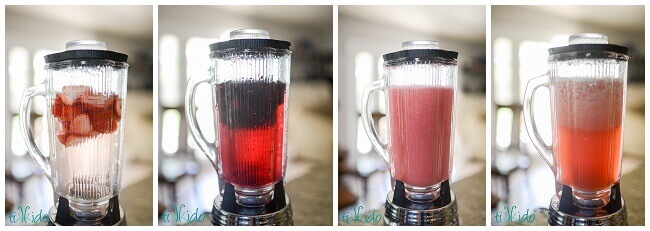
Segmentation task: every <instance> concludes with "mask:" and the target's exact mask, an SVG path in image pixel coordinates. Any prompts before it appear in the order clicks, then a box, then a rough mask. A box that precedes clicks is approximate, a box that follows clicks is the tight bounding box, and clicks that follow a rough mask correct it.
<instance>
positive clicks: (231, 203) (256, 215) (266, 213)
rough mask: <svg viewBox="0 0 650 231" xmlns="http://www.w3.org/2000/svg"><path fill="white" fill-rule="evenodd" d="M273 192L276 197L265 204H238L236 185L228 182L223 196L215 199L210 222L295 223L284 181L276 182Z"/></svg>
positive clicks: (236, 223) (218, 223) (245, 224)
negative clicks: (252, 205)
mask: <svg viewBox="0 0 650 231" xmlns="http://www.w3.org/2000/svg"><path fill="white" fill-rule="evenodd" d="M273 194H274V195H275V198H274V199H273V200H271V202H269V203H267V204H266V205H264V206H261V207H245V206H242V205H239V204H237V202H236V200H235V192H234V186H233V185H231V184H228V183H226V184H225V189H224V193H223V196H222V195H221V194H220V195H218V196H217V197H216V198H215V199H214V203H213V206H212V218H211V220H210V222H211V224H212V225H213V226H230V225H237V226H240V225H241V226H266V225H274V226H275V225H285V226H287V225H293V219H292V217H293V211H292V209H291V203H290V201H289V196H288V195H287V194H285V193H284V182H282V181H281V182H278V183H277V184H275V187H274V190H273ZM278 195H284V196H283V197H279V196H278Z"/></svg>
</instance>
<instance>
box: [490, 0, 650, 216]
mask: <svg viewBox="0 0 650 231" xmlns="http://www.w3.org/2000/svg"><path fill="white" fill-rule="evenodd" d="M584 32H597V33H604V34H607V35H608V37H609V42H610V43H614V44H619V45H623V46H627V47H629V48H630V51H629V57H630V59H629V63H628V80H627V102H626V106H625V110H626V112H625V113H626V114H625V131H624V135H623V136H624V146H623V168H622V174H623V175H622V179H621V191H622V195H623V196H624V197H625V199H626V202H627V206H628V208H627V211H628V222H629V224H630V225H643V224H644V211H645V210H644V204H645V203H644V201H645V199H644V196H643V195H644V187H643V185H644V171H645V166H644V164H643V163H644V160H645V153H644V148H645V145H644V140H645V133H644V127H645V120H644V116H645V110H644V105H645V102H644V84H645V77H644V76H645V68H644V63H645V52H644V51H645V44H644V39H645V38H644V32H645V30H644V8H643V6H492V55H493V57H492V61H493V62H492V76H493V78H492V96H491V98H492V100H491V102H492V105H491V106H492V110H491V113H492V117H491V118H492V121H491V124H492V130H491V131H492V140H491V141H490V142H491V144H492V145H491V146H492V150H491V151H492V160H491V162H492V171H491V172H492V181H491V184H492V215H494V213H495V212H503V207H504V206H506V205H510V206H512V205H516V206H517V207H518V208H520V211H521V210H524V211H523V212H525V210H526V209H530V211H531V212H533V210H536V209H539V208H548V205H549V201H550V199H551V197H552V196H553V193H554V192H555V185H554V182H555V181H554V177H553V173H552V172H551V170H550V168H549V167H548V166H547V165H546V163H545V162H544V161H543V159H542V158H541V156H540V155H539V153H538V151H537V150H536V149H535V147H533V145H532V143H531V142H530V139H529V138H528V134H527V132H526V129H525V127H524V121H523V114H522V101H523V95H524V90H525V87H526V84H527V83H528V80H530V79H531V78H534V77H537V76H540V75H542V74H545V73H546V71H547V70H548V65H547V59H548V48H550V47H558V46H566V45H568V38H569V36H570V35H572V34H577V33H584ZM534 100H535V104H534V109H533V110H534V111H535V114H536V115H538V116H537V117H536V118H537V127H538V129H539V130H540V133H541V135H542V138H543V139H544V141H545V142H546V143H547V144H548V145H551V142H552V140H551V117H550V115H551V112H550V98H549V92H548V90H547V89H546V88H540V89H539V90H538V91H537V94H536V96H535V98H534ZM540 114H541V115H540ZM538 211H539V210H538ZM523 212H522V213H523ZM546 219H547V217H546V216H540V215H538V216H537V219H536V221H535V222H534V223H533V224H537V225H546ZM492 225H504V224H503V223H497V222H495V220H494V216H492Z"/></svg>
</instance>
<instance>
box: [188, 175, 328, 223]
mask: <svg viewBox="0 0 650 231" xmlns="http://www.w3.org/2000/svg"><path fill="white" fill-rule="evenodd" d="M286 191H287V194H288V195H289V198H290V199H291V208H292V209H293V223H294V225H296V226H301V225H309V226H316V225H324V226H331V225H332V219H333V217H332V208H333V207H332V206H333V204H332V203H333V202H332V195H333V194H332V166H323V165H315V166H314V167H313V168H312V169H311V171H310V172H309V173H307V174H305V175H304V176H301V177H299V178H297V179H294V180H292V181H290V182H288V183H287V189H286ZM206 216H207V217H208V218H209V216H210V213H206ZM187 225H190V226H209V225H210V219H205V220H204V221H202V222H191V223H189V224H187Z"/></svg>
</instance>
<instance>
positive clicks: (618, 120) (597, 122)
mask: <svg viewBox="0 0 650 231" xmlns="http://www.w3.org/2000/svg"><path fill="white" fill-rule="evenodd" d="M623 88H624V82H623V81H622V80H620V81H619V80H617V79H612V78H607V79H593V78H580V77H578V78H572V79H571V80H569V79H565V80H560V81H556V82H555V83H553V85H552V87H551V89H552V97H553V98H554V106H555V110H556V111H555V113H556V119H557V123H558V125H559V126H563V127H569V128H574V129H581V130H603V129H611V128H613V127H618V126H621V125H622V119H623V97H624V96H623Z"/></svg>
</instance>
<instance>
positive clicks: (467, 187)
mask: <svg viewBox="0 0 650 231" xmlns="http://www.w3.org/2000/svg"><path fill="white" fill-rule="evenodd" d="M451 190H453V191H454V193H455V194H456V198H457V203H458V218H459V219H460V225H467V226H469V225H480V226H484V225H485V169H483V171H481V172H479V173H477V174H474V175H472V176H470V177H467V178H465V179H463V180H461V181H458V182H455V183H453V184H452V185H451Z"/></svg>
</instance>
